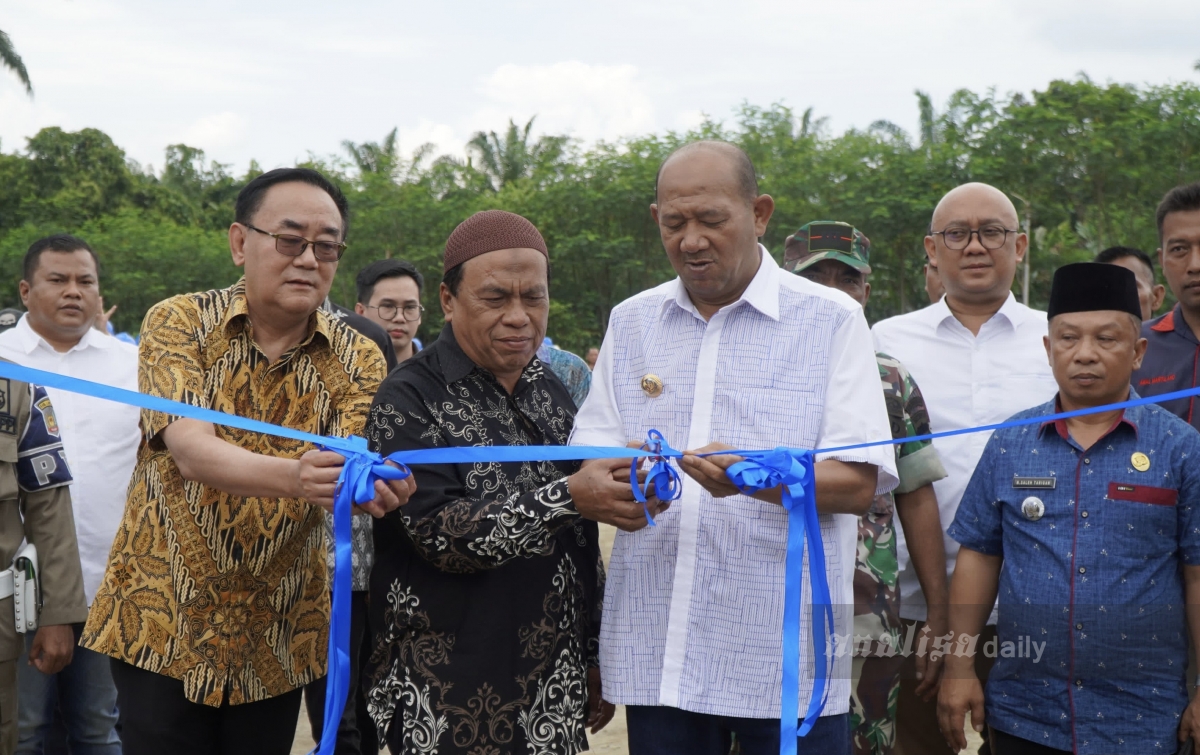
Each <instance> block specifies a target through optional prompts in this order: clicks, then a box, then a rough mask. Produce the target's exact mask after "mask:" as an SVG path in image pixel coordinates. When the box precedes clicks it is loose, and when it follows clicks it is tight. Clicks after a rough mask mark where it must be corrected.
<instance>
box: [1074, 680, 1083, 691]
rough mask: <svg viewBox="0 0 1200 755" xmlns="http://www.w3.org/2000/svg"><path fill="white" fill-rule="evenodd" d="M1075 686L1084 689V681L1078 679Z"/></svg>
mask: <svg viewBox="0 0 1200 755" xmlns="http://www.w3.org/2000/svg"><path fill="white" fill-rule="evenodd" d="M1075 686H1076V687H1079V688H1080V689H1082V688H1083V680H1082V679H1076V680H1075Z"/></svg>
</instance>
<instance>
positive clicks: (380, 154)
mask: <svg viewBox="0 0 1200 755" xmlns="http://www.w3.org/2000/svg"><path fill="white" fill-rule="evenodd" d="M398 130H399V129H395V128H394V129H392V130H391V132H390V133H389V134H388V135H387V136H385V137H383V141H382V142H380V143H378V144H377V143H375V142H363V143H362V144H355V143H354V142H351V141H344V142H342V146H343V147H345V148H346V151H347V152H349V153H350V157H351V158H352V159H353V160H354V164H355V165H357V166H358V172H359V173H382V174H383V175H385V176H391V175H393V174H395V172H396V169H397V168H399V167H400V153H399V147H400V142H399V139H398V138H397V136H396V133H397V131H398Z"/></svg>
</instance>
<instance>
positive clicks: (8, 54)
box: [0, 31, 33, 97]
mask: <svg viewBox="0 0 1200 755" xmlns="http://www.w3.org/2000/svg"><path fill="white" fill-rule="evenodd" d="M0 63H3V64H4V66H5V67H6V68H10V69H12V72H13V73H15V74H16V75H17V78H18V79H20V80H21V83H22V84H24V85H25V91H26V92H27V93H28V94H29V96H30V97H32V96H33V84H32V83H30V81H29V71H27V70H25V61H23V60H21V56H20V55H18V54H17V50H16V48H14V47H13V43H12V40H11V39H9V36H8V35H7V34H5V33H4V32H3V31H0Z"/></svg>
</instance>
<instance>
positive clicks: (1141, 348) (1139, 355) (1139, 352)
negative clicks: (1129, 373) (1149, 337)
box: [1133, 338, 1148, 370]
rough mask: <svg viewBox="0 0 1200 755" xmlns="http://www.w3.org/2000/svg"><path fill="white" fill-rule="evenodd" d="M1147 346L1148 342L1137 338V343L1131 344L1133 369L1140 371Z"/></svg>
mask: <svg viewBox="0 0 1200 755" xmlns="http://www.w3.org/2000/svg"><path fill="white" fill-rule="evenodd" d="M1147 345H1148V342H1147V341H1146V339H1145V338H1139V339H1137V342H1136V343H1135V344H1133V369H1135V370H1137V369H1141V366H1142V360H1143V359H1145V358H1146V346H1147Z"/></svg>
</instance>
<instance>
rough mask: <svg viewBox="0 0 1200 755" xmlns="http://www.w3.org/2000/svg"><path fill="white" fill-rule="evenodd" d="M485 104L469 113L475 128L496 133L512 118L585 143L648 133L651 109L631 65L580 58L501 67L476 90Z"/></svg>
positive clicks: (651, 114)
mask: <svg viewBox="0 0 1200 755" xmlns="http://www.w3.org/2000/svg"><path fill="white" fill-rule="evenodd" d="M479 91H480V93H481V94H482V95H483V96H484V97H486V98H487V99H488V101H489V104H488V105H487V106H485V107H483V108H480V109H479V110H477V111H476V112H475V113H474V114H473V115H472V118H471V120H472V122H473V123H475V124H478V125H477V126H475V129H480V128H485V127H486V128H487V129H496V130H499V129H501V128H503V127H505V126H506V125H507V123H508V119H509V118H510V117H511V118H512V119H513V120H515V121H517V123H518V125H523V124H524V123H525V122H526V121H527V120H528V119H529V118H530V117H532V116H535V115H536V116H537V121H535V125H536V130H537V131H540V132H544V133H556V134H557V133H566V134H571V135H572V136H575V137H578V138H581V139H583V140H585V141H594V140H596V139H615V138H617V137H621V136H628V135H632V134H639V133H643V132H645V131H649V130H652V129H653V128H655V126H656V125H657V123H656V121H655V117H654V105H653V104H652V103H651V101H650V96H649V94H648V93H647V90H646V86H645V84H644V83H643V82H642V81H641V80H640V79H639V77H638V69H637V67H636V66H633V65H628V64H625V65H614V66H603V65H588V64H587V63H582V62H580V61H578V60H569V61H561V62H558V63H551V64H549V65H541V66H522V65H514V64H506V65H502V66H500V67H499V68H497V69H495V70H494V71H492V73H491V74H489V75H488V76H486V77H485V78H484V79H483V81H482V83H481V85H480V88H479Z"/></svg>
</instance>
